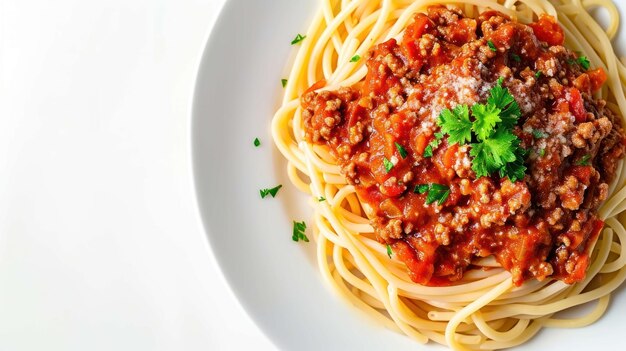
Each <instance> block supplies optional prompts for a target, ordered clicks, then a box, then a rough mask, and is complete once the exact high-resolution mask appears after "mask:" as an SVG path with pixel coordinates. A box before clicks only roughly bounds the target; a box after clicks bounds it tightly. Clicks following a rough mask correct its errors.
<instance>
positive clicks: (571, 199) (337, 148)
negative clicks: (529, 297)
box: [301, 7, 626, 286]
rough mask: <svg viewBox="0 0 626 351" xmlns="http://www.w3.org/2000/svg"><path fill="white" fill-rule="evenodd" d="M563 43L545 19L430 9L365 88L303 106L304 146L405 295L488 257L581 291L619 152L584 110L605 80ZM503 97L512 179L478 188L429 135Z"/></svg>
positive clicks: (456, 152)
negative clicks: (345, 197) (329, 158)
mask: <svg viewBox="0 0 626 351" xmlns="http://www.w3.org/2000/svg"><path fill="white" fill-rule="evenodd" d="M563 42H564V34H563V30H562V29H561V28H560V26H559V25H558V24H557V23H556V21H555V20H554V19H553V18H552V17H550V16H545V15H544V16H542V17H540V18H539V19H538V20H537V21H536V22H534V23H530V24H529V25H525V24H522V23H519V22H517V21H515V20H513V19H511V18H509V17H507V16H506V15H504V14H502V13H499V12H495V11H487V12H484V13H482V14H481V15H480V16H479V17H478V18H476V19H472V18H467V17H464V16H463V14H462V12H461V11H459V10H456V9H454V8H446V7H431V8H429V9H428V11H427V13H426V14H421V13H420V14H417V15H416V16H415V18H414V20H413V22H412V23H411V24H410V25H409V26H408V27H407V28H406V30H405V32H404V35H403V37H402V39H401V40H396V39H391V40H388V41H386V42H384V43H381V44H379V45H377V46H375V47H374V49H373V50H372V51H371V52H370V53H369V54H368V57H365V58H364V59H366V60H367V61H366V65H367V68H368V73H367V75H366V77H365V79H364V81H362V82H359V83H357V84H356V85H354V86H350V87H342V88H340V89H338V90H334V91H329V90H319V91H315V90H314V89H317V88H319V85H318V86H314V87H312V89H310V90H309V91H308V92H306V93H305V94H303V96H302V98H301V104H302V107H303V114H302V117H303V122H304V126H305V137H306V139H307V141H309V142H311V143H316V144H322V145H327V146H328V147H329V149H330V151H331V153H332V154H333V155H334V156H335V157H336V159H337V162H338V163H339V164H340V166H341V172H342V174H343V175H344V176H345V178H346V180H347V182H348V183H349V184H352V185H354V187H355V189H356V192H357V194H358V196H359V199H360V201H361V203H362V205H363V208H364V210H365V212H366V214H367V215H368V217H369V218H370V221H371V224H372V226H373V227H374V229H375V232H376V236H377V238H378V240H379V241H380V242H381V243H383V244H387V245H390V246H391V247H392V249H393V252H394V254H395V255H396V257H397V258H398V259H399V260H401V261H403V262H404V263H405V264H406V266H407V268H408V272H409V275H410V277H411V279H412V280H413V281H415V282H416V283H420V284H424V285H435V286H437V285H447V284H451V283H453V282H455V281H458V280H459V279H461V278H462V277H463V274H464V272H465V271H466V270H467V269H469V268H471V266H472V263H473V262H475V260H477V259H479V258H483V257H488V256H494V257H495V259H496V260H497V261H498V262H499V264H500V265H501V266H502V267H504V268H505V269H506V270H508V271H510V272H511V274H512V276H513V281H514V283H515V284H517V285H520V284H521V283H522V282H523V281H524V280H527V279H532V278H536V279H538V280H543V279H545V278H546V277H552V278H556V279H560V280H563V281H564V282H566V283H574V282H577V281H581V280H582V279H583V278H584V276H585V271H586V269H587V267H588V265H589V255H590V251H591V248H592V246H593V244H594V243H595V241H596V239H597V237H598V235H599V233H600V231H601V229H602V227H603V222H602V221H601V220H600V219H599V218H598V215H597V209H598V207H599V205H600V203H601V202H602V201H604V200H605V199H606V197H607V195H608V189H609V186H608V183H609V182H610V181H611V180H612V179H613V178H614V176H615V173H616V169H617V162H618V161H619V160H620V159H621V158H622V157H623V156H624V152H625V150H626V147H625V136H624V132H623V130H622V126H621V124H620V118H619V116H618V115H617V114H616V113H615V112H613V111H612V110H611V109H610V108H608V106H607V103H606V102H605V101H604V100H601V99H596V98H594V97H593V93H594V92H595V91H597V90H598V89H600V88H601V87H602V85H603V83H604V81H605V80H606V79H607V77H606V74H605V72H604V71H603V70H602V69H601V68H597V69H592V68H591V67H589V62H588V61H586V62H585V60H586V59H585V58H584V57H581V56H579V55H577V54H575V53H574V52H571V51H569V50H568V49H566V48H565V47H564V46H563ZM321 84H323V82H322V83H321ZM500 84H501V85H502V87H503V88H504V89H506V90H507V91H508V93H509V94H510V95H511V96H512V97H513V98H514V100H515V103H516V104H517V105H518V106H519V119H517V122H516V124H515V125H514V126H513V127H512V130H511V132H512V134H514V136H515V137H516V138H517V139H516V140H518V143H519V149H520V150H522V151H523V152H522V153H521V154H523V160H522V163H523V166H520V167H523V168H522V170H524V169H525V172H524V174H523V176H522V177H519V178H520V179H516V178H515V177H511V176H502V174H498V173H493V174H488V175H482V176H477V174H476V171H475V169H474V168H473V167H472V164H473V162H475V159H474V157H473V156H472V151H471V150H472V145H473V144H470V143H465V144H463V143H459V142H450V140H449V139H448V138H446V137H442V133H441V132H442V131H441V127H440V123H438V119H439V117H440V115H441V113H442V111H444V110H445V109H454V108H455V107H457V106H472V105H474V104H477V103H481V102H484V101H486V100H487V98H488V96H489V93H490V91H491V90H492V89H493V88H494V87H495V86H496V85H497V86H499V85H500ZM468 133H469V132H468ZM433 184H434V185H437V186H438V187H439V188H438V190H439V196H438V197H437V198H436V199H432V198H431V194H430V193H429V189H430V192H433V193H434V191H435V190H437V189H434V188H433ZM429 187H430V188H429Z"/></svg>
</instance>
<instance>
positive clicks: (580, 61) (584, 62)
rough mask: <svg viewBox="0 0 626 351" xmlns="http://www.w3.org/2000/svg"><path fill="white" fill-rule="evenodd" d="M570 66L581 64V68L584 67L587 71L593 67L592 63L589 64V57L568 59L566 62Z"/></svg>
mask: <svg viewBox="0 0 626 351" xmlns="http://www.w3.org/2000/svg"><path fill="white" fill-rule="evenodd" d="M566 62H567V64H568V65H573V64H575V63H577V64H579V65H580V67H582V68H583V69H584V70H585V71H586V70H588V69H589V67H590V66H591V63H590V62H589V59H588V58H587V56H579V57H578V58H577V59H575V60H573V59H571V58H570V59H567V60H566Z"/></svg>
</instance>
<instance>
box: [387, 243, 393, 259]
mask: <svg viewBox="0 0 626 351" xmlns="http://www.w3.org/2000/svg"><path fill="white" fill-rule="evenodd" d="M391 254H393V251H391V246H390V245H389V244H387V256H389V258H391Z"/></svg>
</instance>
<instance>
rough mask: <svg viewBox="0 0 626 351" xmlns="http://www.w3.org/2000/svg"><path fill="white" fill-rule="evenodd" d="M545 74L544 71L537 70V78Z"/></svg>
mask: <svg viewBox="0 0 626 351" xmlns="http://www.w3.org/2000/svg"><path fill="white" fill-rule="evenodd" d="M542 75H543V72H541V71H537V72H535V78H537V79H539V77H541V76H542Z"/></svg>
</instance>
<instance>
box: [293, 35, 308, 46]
mask: <svg viewBox="0 0 626 351" xmlns="http://www.w3.org/2000/svg"><path fill="white" fill-rule="evenodd" d="M304 38H306V35H302V34H300V33H298V35H296V37H295V38H294V39H293V40H292V41H291V45H295V44H298V43H299V42H301V41H303V40H304Z"/></svg>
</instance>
